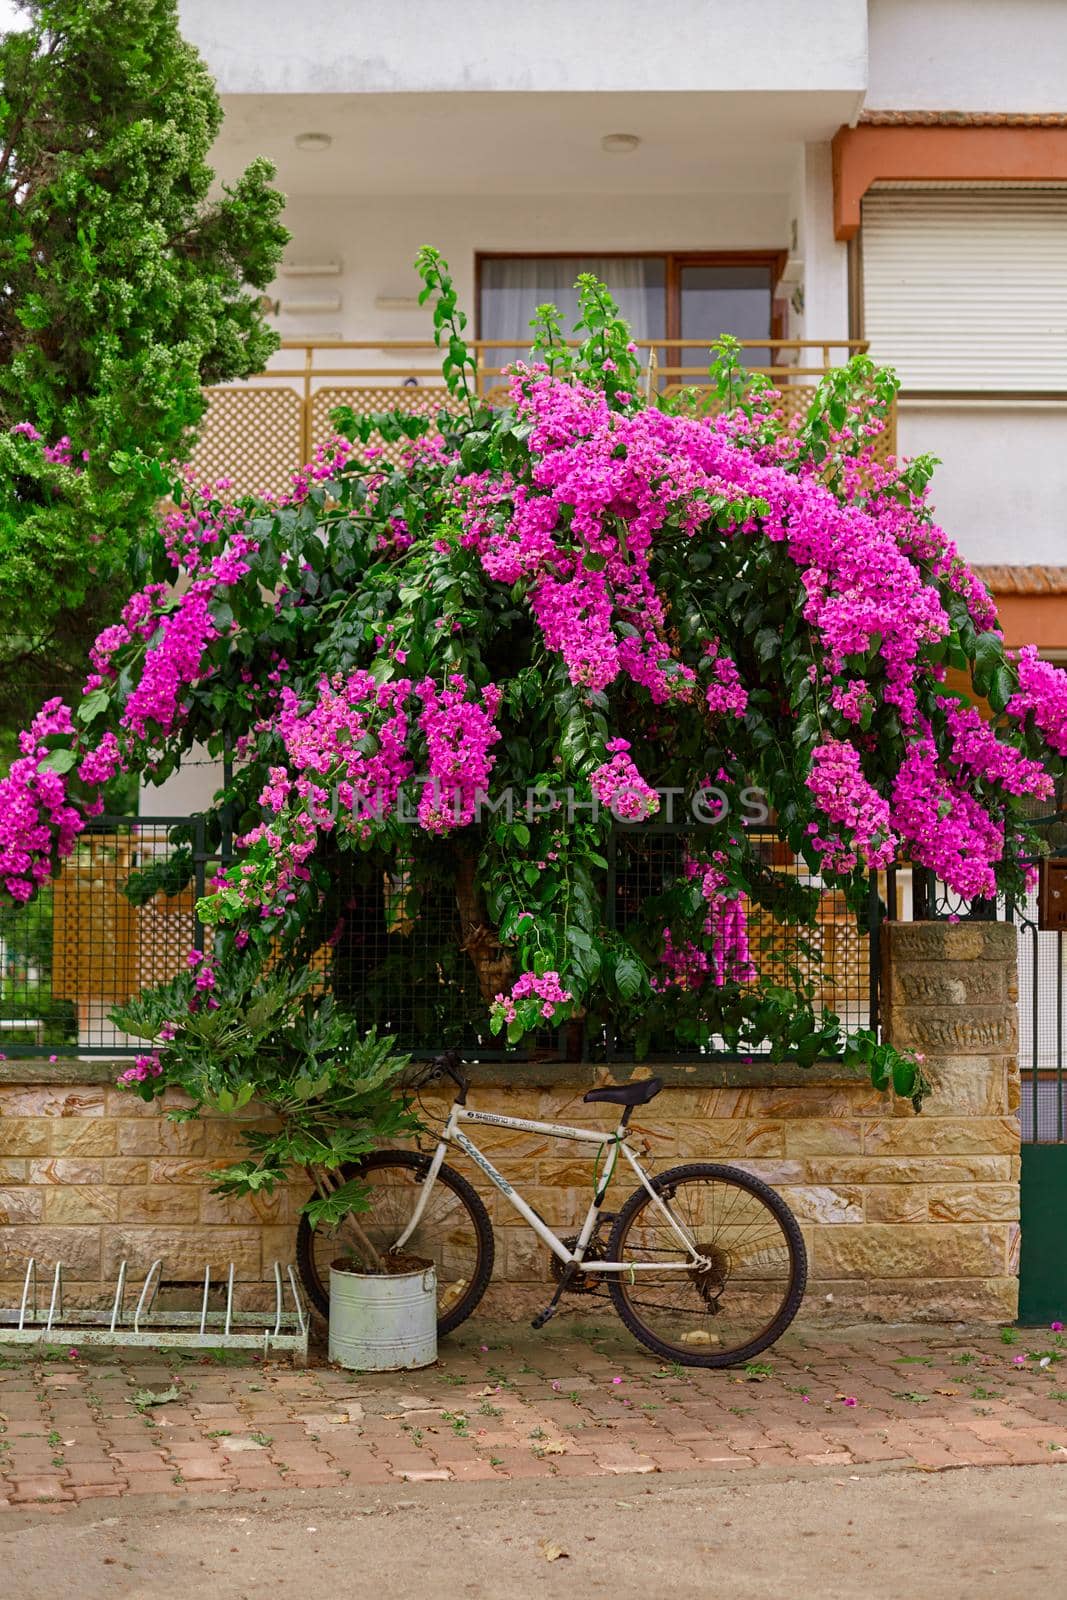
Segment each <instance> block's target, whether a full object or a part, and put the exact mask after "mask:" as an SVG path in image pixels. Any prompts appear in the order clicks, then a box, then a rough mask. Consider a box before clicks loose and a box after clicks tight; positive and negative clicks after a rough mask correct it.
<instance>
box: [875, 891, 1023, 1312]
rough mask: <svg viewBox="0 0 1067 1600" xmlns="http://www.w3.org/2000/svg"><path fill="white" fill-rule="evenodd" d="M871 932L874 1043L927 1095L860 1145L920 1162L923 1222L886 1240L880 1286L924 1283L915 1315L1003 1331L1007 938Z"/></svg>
mask: <svg viewBox="0 0 1067 1600" xmlns="http://www.w3.org/2000/svg"><path fill="white" fill-rule="evenodd" d="M882 932H883V940H884V945H883V984H882V993H883V1004H884V1010H883V1030H884V1037H885V1038H887V1039H889V1040H890V1041H891V1042H892V1043H893V1044H895V1045H897V1046H898V1047H899V1048H901V1049H908V1048H910V1049H914V1050H917V1051H919V1052H921V1053H922V1054H923V1055H924V1056H925V1057H926V1074H927V1076H928V1078H929V1079H930V1081H931V1084H932V1085H933V1092H932V1093H931V1095H930V1096H929V1098H928V1099H927V1101H926V1103H925V1105H924V1107H923V1109H922V1112H921V1113H920V1114H919V1115H917V1116H916V1115H914V1114H913V1113H912V1112H911V1111H910V1109H909V1108H908V1107H907V1105H906V1104H904V1103H901V1102H897V1104H896V1107H895V1109H896V1112H897V1115H896V1116H894V1117H893V1118H892V1119H890V1120H887V1121H886V1122H884V1123H882V1124H881V1126H880V1127H879V1128H878V1129H877V1130H874V1129H872V1130H871V1135H870V1136H869V1143H868V1149H869V1150H870V1152H871V1154H874V1153H875V1152H876V1151H877V1153H879V1154H880V1155H882V1156H888V1157H890V1158H900V1159H902V1160H903V1161H904V1162H905V1163H906V1164H908V1165H910V1164H911V1163H912V1162H914V1161H915V1158H921V1160H922V1167H923V1169H924V1170H922V1171H921V1181H922V1185H923V1188H924V1190H925V1200H926V1205H925V1216H926V1222H925V1224H922V1225H918V1224H917V1225H915V1226H913V1227H904V1228H902V1229H901V1230H900V1236H899V1237H898V1238H897V1239H896V1240H895V1241H892V1242H890V1241H887V1245H888V1250H887V1261H886V1262H885V1263H884V1266H885V1268H886V1276H887V1277H888V1276H891V1275H900V1276H902V1277H908V1278H919V1277H921V1276H922V1277H926V1278H927V1279H928V1280H929V1284H930V1292H929V1298H928V1304H926V1305H925V1306H920V1305H917V1306H916V1313H917V1314H919V1315H926V1316H931V1317H936V1318H937V1319H939V1320H941V1319H945V1318H952V1317H959V1318H960V1319H962V1320H968V1321H971V1320H988V1321H993V1322H1004V1321H1011V1320H1013V1319H1014V1317H1015V1315H1016V1311H1017V1306H1018V1254H1019V1122H1018V1116H1017V1112H1018V1106H1019V1069H1018V1060H1017V1055H1016V1050H1017V1039H1018V1009H1017V1005H1018V983H1017V933H1016V930H1015V928H1014V927H1013V926H1012V925H1011V924H1009V923H1003V922H959V923H948V922H910V923H909V922H890V923H887V924H886V925H885V926H884V928H883V931H882ZM914 1170H915V1175H916V1177H917V1178H918V1177H919V1176H920V1168H919V1167H918V1166H916V1167H915V1169H914ZM913 1214H914V1215H917V1213H913ZM912 1235H913V1237H909V1236H912ZM909 1243H910V1244H911V1245H912V1246H914V1252H915V1254H914V1257H913V1259H912V1263H911V1266H910V1268H909V1264H908V1247H909ZM888 1287H889V1285H888V1284H887V1285H886V1288H888ZM871 1288H872V1290H874V1289H875V1285H874V1284H873V1283H872V1285H871ZM876 1298H877V1295H876Z"/></svg>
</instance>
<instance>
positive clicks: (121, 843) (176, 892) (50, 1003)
mask: <svg viewBox="0 0 1067 1600" xmlns="http://www.w3.org/2000/svg"><path fill="white" fill-rule="evenodd" d="M694 842H695V841H694V834H693V832H692V830H685V829H683V828H681V827H677V826H675V827H671V826H666V825H659V826H656V825H654V824H651V825H642V826H635V827H622V828H619V829H617V830H616V831H615V833H614V835H613V836H612V838H611V841H610V845H609V852H608V871H607V874H606V893H605V904H604V926H605V929H607V930H618V931H620V932H625V933H627V935H628V936H636V937H637V940H638V943H640V936H641V929H642V928H645V929H647V930H649V933H650V938H649V948H650V949H652V948H653V947H654V936H653V930H654V929H655V927H656V926H657V917H658V916H659V911H658V906H657V902H658V900H659V899H660V897H662V896H664V895H665V894H666V892H667V890H668V889H669V886H670V885H671V883H672V882H673V881H675V880H676V878H677V877H678V875H679V873H680V871H681V869H682V863H683V857H684V852H685V850H686V847H687V844H688V845H690V846H691V845H692V844H693V843H694ZM756 843H757V849H758V852H759V855H760V857H761V860H762V862H763V868H764V876H765V882H764V884H763V885H762V887H761V891H760V903H758V904H756V903H751V904H749V905H748V906H747V907H746V911H747V925H748V939H749V946H750V952H751V958H752V961H753V963H754V964H755V965H756V966H757V967H758V968H759V970H760V972H761V974H762V975H763V976H764V978H767V977H769V978H770V979H771V980H772V982H775V983H778V984H780V985H781V986H782V988H783V989H790V990H791V991H793V992H795V991H796V990H797V989H798V988H799V989H800V990H802V991H803V992H805V993H806V994H807V995H808V998H809V1000H810V1003H811V1005H812V1007H813V1009H814V1010H815V1012H816V1013H817V1014H818V1013H819V1012H821V1011H822V1010H823V1009H824V1008H825V1009H826V1010H828V1011H831V1012H833V1013H834V1014H836V1015H837V1016H838V1017H840V1018H841V1020H842V1022H843V1023H844V1024H845V1026H846V1027H848V1028H850V1029H851V1028H855V1027H861V1026H867V1025H868V1024H871V1025H877V1017H878V928H879V925H880V922H881V919H882V917H883V916H884V915H885V914H886V912H887V908H891V909H890V914H893V915H896V914H897V898H898V890H897V886H896V885H895V883H894V881H893V878H892V875H890V876H889V877H888V878H887V877H886V876H885V875H883V876H882V877H881V879H880V880H872V882H871V886H870V894H869V896H868V900H867V904H866V906H865V907H863V908H862V909H861V914H860V915H859V916H857V915H856V911H855V908H854V907H850V906H849V905H848V904H847V903H846V901H845V897H844V896H843V894H841V893H840V892H839V891H836V890H831V889H828V888H826V887H825V886H824V885H823V884H822V883H821V882H820V880H819V879H818V878H817V877H814V876H813V875H812V874H810V873H809V872H808V870H807V869H806V868H805V867H804V866H803V865H802V864H798V863H797V861H796V859H795V857H794V856H793V855H792V853H791V852H790V851H789V849H788V847H786V846H784V845H783V844H782V842H781V841H780V840H779V839H778V838H777V837H775V836H773V835H765V836H760V837H759V838H758V840H756ZM225 859H226V852H225V847H224V848H223V850H222V852H220V850H219V849H218V848H214V849H212V848H209V846H208V845H207V843H206V836H205V830H204V824H203V819H202V818H191V819H190V818H179V817H103V818H100V819H98V820H97V822H96V823H95V825H94V826H93V828H92V829H91V830H88V831H87V832H86V833H85V834H84V835H83V836H82V837H81V839H80V840H79V842H78V845H77V848H76V851H75V854H74V855H73V857H72V858H71V859H70V860H69V861H67V862H66V863H65V864H64V866H63V868H62V870H61V872H60V874H59V876H58V877H57V878H56V879H55V880H54V881H53V882H52V883H51V884H50V885H49V886H47V887H46V888H45V889H44V891H43V892H42V893H41V894H40V896H39V897H38V898H37V899H36V900H35V901H34V902H33V903H32V904H31V905H30V906H27V907H23V908H19V909H14V910H7V911H4V912H0V1050H2V1051H3V1052H4V1053H6V1054H8V1055H12V1056H14V1055H22V1056H28V1055H32V1056H40V1055H42V1054H45V1055H49V1054H56V1055H85V1056H94V1055H96V1056H100V1055H107V1056H119V1055H125V1054H132V1053H134V1052H135V1051H136V1050H138V1049H140V1048H143V1046H142V1044H141V1043H140V1042H139V1041H137V1040H132V1039H129V1038H127V1037H125V1036H124V1035H122V1034H121V1033H120V1032H119V1030H118V1029H117V1028H116V1027H115V1025H114V1024H113V1023H112V1022H111V1021H110V1019H109V1012H110V1010H111V1008H112V1007H113V1006H114V1005H116V1004H118V1003H121V1002H122V1001H125V1000H126V999H128V998H129V997H130V996H131V995H134V994H136V993H137V992H138V991H139V990H140V989H143V988H145V987H147V986H150V985H152V984H155V983H160V982H164V981H166V980H167V979H168V978H170V977H172V976H174V974H175V973H177V972H178V971H179V970H181V968H182V967H183V965H184V961H185V957H186V953H187V952H188V950H189V949H190V948H193V947H197V948H204V946H205V942H206V941H209V940H210V930H207V929H205V928H204V927H203V926H202V925H201V924H200V923H199V921H198V919H197V916H196V901H197V899H198V897H199V896H200V895H202V894H203V893H204V892H205V889H206V888H207V886H208V885H209V883H210V880H211V877H212V875H213V873H214V871H215V870H216V869H217V867H218V866H220V865H222V864H224V862H225ZM330 867H331V871H330V888H329V891H328V892H327V894H326V896H325V897H324V901H323V904H322V906H321V908H320V912H319V913H318V917H317V920H316V923H315V925H314V926H312V927H309V928H308V929H307V930H306V934H305V942H306V946H307V954H308V956H309V957H310V959H311V960H312V961H313V963H314V964H315V965H317V966H319V967H320V968H321V969H322V972H323V979H324V984H326V985H328V986H329V988H330V989H331V990H332V991H333V992H334V994H335V995H336V996H337V998H338V1000H339V1001H340V1002H341V1003H343V1004H344V1005H345V1006H346V1008H350V1009H352V1010H353V1011H355V1012H356V1013H357V1014H358V1015H359V1016H360V1017H361V1018H363V1019H365V1021H366V1024H367V1026H371V1025H372V1024H373V1025H375V1026H377V1027H378V1028H379V1030H380V1031H383V1032H389V1033H391V1034H393V1035H394V1036H395V1038H396V1040H397V1043H398V1046H399V1047H400V1048H403V1049H406V1050H411V1051H413V1052H415V1053H429V1052H435V1051H438V1050H440V1049H442V1048H443V1047H445V1046H455V1047H457V1048H459V1049H461V1050H463V1051H464V1052H465V1053H466V1054H467V1055H468V1056H472V1057H477V1056H480V1057H482V1058H483V1059H488V1058H491V1057H492V1056H494V1055H500V1054H503V1053H505V1052H504V1051H503V1050H502V1048H501V1041H500V1039H499V1038H498V1037H497V1036H494V1035H493V1034H492V1033H491V1032H490V1029H489V1010H488V1004H487V1000H486V997H485V995H483V992H482V987H483V986H482V984H481V983H480V982H479V975H478V972H477V970H476V967H475V964H474V962H473V961H472V960H471V957H470V955H469V953H468V952H467V951H466V950H464V948H463V943H464V941H463V934H462V931H461V923H460V914H459V910H458V908H457V904H456V900H455V896H454V894H453V893H452V890H451V887H450V886H449V885H448V883H447V882H439V883H436V884H431V886H430V887H429V888H427V887H426V886H425V885H423V886H413V884H412V882H411V881H410V880H409V879H408V878H407V877H406V876H405V875H404V874H403V873H400V874H397V872H396V870H395V867H393V868H390V869H389V870H383V867H382V864H381V863H380V862H378V863H376V862H375V859H374V858H373V857H372V856H365V855H362V854H361V853H358V852H344V851H340V850H339V851H337V852H336V855H335V857H334V858H333V860H332V861H331V863H330ZM160 885H162V887H160ZM168 890H169V891H170V892H167V891H168ZM776 901H778V902H780V904H781V905H782V906H785V905H787V904H792V905H793V906H794V908H795V907H796V906H797V905H798V904H800V903H801V902H805V903H807V904H809V905H810V906H811V907H812V908H813V909H814V912H815V916H814V922H813V924H812V925H811V926H807V927H805V926H800V925H798V924H796V923H792V922H789V921H782V920H779V919H778V918H776V917H775V915H774V908H775V903H776ZM658 926H659V927H662V921H660V922H659V923H658ZM691 1002H692V996H691V995H690V996H687V997H685V1003H684V1004H683V999H682V997H679V998H678V999H677V1006H676V1007H675V1006H674V1005H673V1003H672V1001H671V999H670V993H669V991H668V994H667V996H665V997H663V998H661V1000H660V1002H659V1003H658V1007H657V1022H656V1026H655V1029H654V1031H653V1033H652V1035H651V1037H650V1038H646V1039H644V1040H641V1041H639V1040H637V1039H636V1038H635V1037H634V1036H633V1035H632V1034H629V1033H627V1032H626V1031H624V1030H621V1029H614V1028H611V1027H608V1026H605V1025H604V1024H603V1022H602V1021H597V1022H593V1021H587V1022H586V1023H585V1024H572V1025H570V1026H569V1027H565V1028H563V1029H560V1030H557V1031H556V1032H554V1033H546V1034H544V1035H543V1036H541V1037H539V1038H537V1039H536V1040H535V1041H534V1042H533V1044H532V1046H530V1047H529V1048H527V1049H526V1050H525V1051H522V1052H520V1051H514V1052H511V1051H509V1052H507V1053H508V1054H509V1055H515V1056H516V1058H518V1059H522V1058H523V1056H526V1057H527V1058H528V1057H529V1056H530V1055H536V1056H542V1057H543V1056H546V1055H547V1056H556V1057H575V1056H583V1057H585V1058H587V1059H588V1058H603V1059H626V1058H628V1057H632V1055H633V1054H634V1053H635V1050H637V1049H638V1048H640V1049H641V1050H642V1053H644V1052H646V1051H647V1052H648V1053H650V1054H653V1055H655V1056H656V1057H657V1058H658V1059H661V1060H662V1059H667V1058H670V1057H672V1056H673V1057H676V1058H677V1057H681V1056H688V1057H690V1058H691V1057H692V1056H693V1055H694V1053H696V1054H699V1055H703V1056H706V1057H709V1058H720V1059H721V1058H724V1057H725V1058H728V1057H730V1055H731V1054H736V1052H731V1051H730V1050H729V1049H728V1047H727V1044H726V1041H725V1040H724V1039H723V1038H722V1036H721V1035H716V1034H715V1033H714V1032H709V1031H708V1030H707V1029H705V1030H704V1032H703V1035H702V1037H701V1040H700V1043H699V1044H698V1045H697V1046H696V1047H695V1048H694V1045H693V1043H692V1038H693V1035H692V1032H691V1031H690V1032H689V1033H688V1034H687V1035H686V1036H685V1038H684V1039H683V1038H679V1035H678V1029H677V1028H676V1027H675V1026H674V1022H673V1012H674V1010H675V1009H677V1012H678V1015H679V1017H680V1016H681V1014H682V1012H683V1011H684V1010H685V1005H686V1004H688V1005H689V1009H690V1012H691V1011H692V1004H691ZM757 1053H758V1052H757Z"/></svg>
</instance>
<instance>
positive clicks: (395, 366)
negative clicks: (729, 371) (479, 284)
mask: <svg viewBox="0 0 1067 1600" xmlns="http://www.w3.org/2000/svg"><path fill="white" fill-rule="evenodd" d="M471 343H472V349H473V351H474V355H475V360H476V363H477V367H476V373H475V387H476V390H477V393H478V395H479V396H480V397H482V398H490V399H491V398H493V397H494V396H496V395H502V394H503V390H504V385H505V382H506V379H505V376H504V374H505V370H506V364H507V362H509V361H511V360H513V359H515V358H516V356H518V355H519V354H521V352H520V351H519V349H518V347H517V346H516V345H515V344H513V343H510V342H509V341H507V340H503V339H478V340H473V341H472V342H471ZM636 343H637V345H638V348H639V350H640V351H641V359H642V366H643V367H644V370H645V378H644V380H643V382H644V384H645V386H646V387H647V388H655V389H657V390H660V391H662V392H668V393H669V392H672V391H677V390H679V389H685V388H694V389H696V390H698V391H699V390H700V389H706V388H707V387H708V384H709V377H708V350H707V346H706V344H704V343H702V342H701V341H698V340H693V339H657V340H649V339H639V340H637V341H636ZM866 348H867V345H866V342H865V341H863V340H859V339H840V340H836V341H835V340H805V339H764V340H744V341H742V349H743V350H746V351H747V352H749V355H750V358H752V359H753V361H754V364H753V365H752V366H751V367H750V370H751V371H753V372H761V373H764V374H765V375H766V376H767V377H769V378H770V379H771V381H772V382H773V383H774V384H775V386H776V387H777V388H779V389H780V390H781V394H782V408H783V409H784V411H785V412H786V415H787V416H792V415H794V414H795V413H796V412H797V411H800V410H803V409H805V408H806V407H807V406H808V405H809V404H810V401H811V397H812V394H813V393H814V391H815V388H816V386H817V384H818V383H819V381H820V379H821V378H822V377H823V376H824V375H825V373H826V372H828V371H829V370H830V369H831V368H832V367H834V366H839V365H841V364H843V363H844V362H845V361H846V360H847V359H848V357H849V356H850V355H852V354H853V353H854V352H856V351H864V350H866ZM372 356H373V357H377V359H376V360H371V357H372ZM761 357H766V358H767V359H766V360H765V361H760V362H759V364H755V362H756V361H757V360H758V358H761ZM341 405H347V406H351V407H352V408H353V409H354V410H356V411H388V410H392V409H394V408H396V407H402V408H403V409H405V410H407V411H410V412H412V413H413V414H417V415H423V416H428V417H434V416H436V415H437V413H438V412H439V411H441V410H442V409H444V410H451V411H455V410H457V409H458V406H457V403H456V402H455V401H454V400H453V399H452V398H451V396H450V395H449V394H448V391H447V390H446V389H445V387H444V385H443V383H442V381H441V367H440V354H439V352H438V351H437V349H436V348H435V346H434V345H433V343H432V341H430V340H425V339H396V340H384V341H383V340H377V341H375V340H367V339H348V340H335V339H322V340H315V341H311V342H303V341H301V342H299V343H293V342H286V343H283V345H282V348H281V349H280V350H279V352H278V355H277V356H276V357H275V364H274V365H272V366H271V367H269V368H268V369H267V370H266V371H265V372H262V373H259V374H257V376H255V377H253V378H250V379H247V380H245V381H244V382H242V383H235V384H228V385H226V386H224V387H219V388H213V389H210V390H209V391H208V410H207V414H206V416H205V418H204V421H203V424H202V426H201V434H200V439H199V442H198V444H197V446H196V449H195V451H194V453H193V457H192V460H193V465H194V466H195V468H196V470H197V472H198V473H199V474H200V475H201V476H202V477H203V478H208V479H215V478H221V477H225V478H229V479H231V480H233V482H234V483H235V485H236V487H237V488H238V489H239V490H241V491H244V492H249V491H256V490H264V491H268V492H270V493H274V494H280V493H283V492H284V491H285V489H286V488H287V487H288V485H289V481H290V477H291V474H292V473H293V472H295V471H296V470H297V468H298V467H300V466H301V465H302V464H303V463H304V462H305V461H307V460H308V459H309V457H310V456H311V454H312V451H313V450H314V448H315V446H316V445H317V444H319V443H320V442H321V441H322V440H323V439H325V438H327V437H328V436H329V434H330V432H331V428H330V420H329V419H330V413H331V411H333V410H334V409H335V408H336V407H337V406H341ZM894 435H895V418H891V419H890V426H889V428H888V429H887V430H886V433H885V434H884V435H883V436H882V439H881V440H880V441H879V443H880V447H881V449H880V453H889V452H891V451H892V450H893V449H894V448H895V438H894ZM397 448H398V447H393V448H392V449H390V448H388V447H386V448H385V449H384V451H383V453H384V455H385V456H386V458H387V459H398V455H397Z"/></svg>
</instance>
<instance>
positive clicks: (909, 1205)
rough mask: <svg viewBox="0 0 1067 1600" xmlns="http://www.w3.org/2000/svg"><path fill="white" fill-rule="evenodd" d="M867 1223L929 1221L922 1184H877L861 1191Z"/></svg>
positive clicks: (927, 1206) (923, 1185) (925, 1191)
mask: <svg viewBox="0 0 1067 1600" xmlns="http://www.w3.org/2000/svg"><path fill="white" fill-rule="evenodd" d="M863 1209H864V1215H865V1216H866V1219H867V1221H868V1222H926V1221H928V1219H929V1201H928V1199H927V1186H926V1184H924V1183H878V1184H872V1185H871V1186H869V1187H868V1188H866V1189H864V1190H863Z"/></svg>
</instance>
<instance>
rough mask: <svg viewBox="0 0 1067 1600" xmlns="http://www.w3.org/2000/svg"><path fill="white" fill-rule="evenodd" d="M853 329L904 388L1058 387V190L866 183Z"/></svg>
mask: <svg viewBox="0 0 1067 1600" xmlns="http://www.w3.org/2000/svg"><path fill="white" fill-rule="evenodd" d="M861 250H862V273H863V337H864V338H865V339H869V340H870V344H871V354H872V356H874V358H875V360H876V361H884V362H888V363H889V364H890V365H891V366H894V367H896V369H897V371H898V373H899V374H900V379H901V382H902V384H903V386H904V388H905V390H911V391H912V392H913V393H933V394H937V393H942V394H958V393H961V392H962V393H967V392H971V393H982V392H983V391H984V392H986V393H994V394H1010V393H1012V392H1016V393H1018V392H1027V391H1037V392H1046V393H1047V392H1062V391H1063V390H1064V389H1067V272H1065V270H1064V268H1065V264H1067V191H1064V190H1062V189H1060V190H1054V189H1050V190H1041V189H1036V188H1034V189H1015V190H1013V189H1007V188H1003V189H1002V188H992V189H991V188H989V187H988V186H987V187H986V188H985V189H984V190H981V189H972V190H959V191H947V190H942V189H931V190H926V191H917V190H910V191H909V190H894V189H882V190H872V191H871V192H870V193H869V194H868V195H867V196H866V198H865V199H864V202H863V229H862V234H861Z"/></svg>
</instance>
